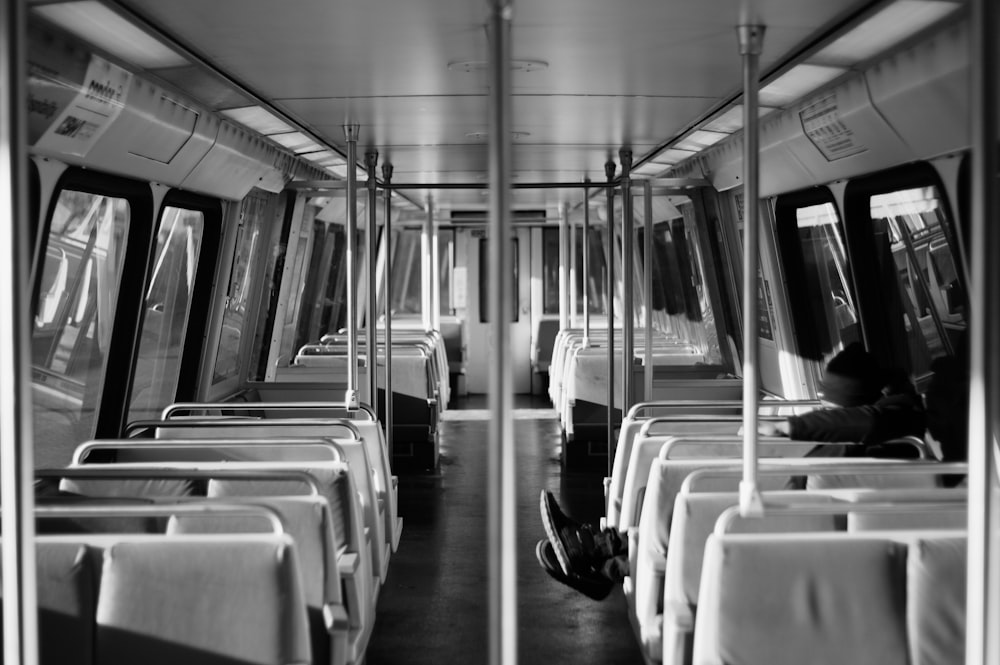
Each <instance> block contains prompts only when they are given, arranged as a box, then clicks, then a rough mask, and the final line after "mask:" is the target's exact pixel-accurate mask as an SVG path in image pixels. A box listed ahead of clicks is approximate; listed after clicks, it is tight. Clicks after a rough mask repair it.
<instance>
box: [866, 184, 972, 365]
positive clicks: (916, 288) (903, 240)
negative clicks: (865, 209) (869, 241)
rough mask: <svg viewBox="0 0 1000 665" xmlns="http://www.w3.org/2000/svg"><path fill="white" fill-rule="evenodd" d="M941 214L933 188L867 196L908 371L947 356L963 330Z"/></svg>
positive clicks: (961, 309) (955, 274) (962, 308)
mask: <svg viewBox="0 0 1000 665" xmlns="http://www.w3.org/2000/svg"><path fill="white" fill-rule="evenodd" d="M945 214H946V213H945V209H944V206H943V204H942V201H941V197H940V194H939V193H938V191H937V188H936V187H934V186H929V187H918V188H914V189H904V190H899V191H895V192H889V193H886V194H878V195H875V196H872V197H871V219H872V224H873V226H874V228H873V231H874V233H875V238H876V245H877V248H878V251H879V252H880V257H882V256H883V255H884V254H885V252H891V255H892V262H893V265H894V266H895V269H896V288H897V289H898V291H899V303H900V310H901V311H899V312H897V313H896V314H897V315H898V316H900V317H902V320H903V329H904V330H905V335H906V339H905V345H906V348H908V349H909V355H910V361H911V363H912V371H913V373H914V374H915V375H917V376H921V375H923V374H926V373H927V372H928V371H929V370H930V362H931V360H932V359H933V358H936V357H938V356H941V355H945V354H948V355H951V354H952V353H953V352H954V348H955V344H956V343H957V342H958V340H959V338H960V337H961V335H962V333H963V332H964V331H965V328H966V317H965V293H964V291H963V289H962V286H961V283H960V281H959V278H958V270H957V269H956V261H955V258H954V254H953V252H952V250H951V247H950V246H949V244H948V241H947V238H946V236H945V233H944V229H943V228H942V226H943V221H944V219H945Z"/></svg>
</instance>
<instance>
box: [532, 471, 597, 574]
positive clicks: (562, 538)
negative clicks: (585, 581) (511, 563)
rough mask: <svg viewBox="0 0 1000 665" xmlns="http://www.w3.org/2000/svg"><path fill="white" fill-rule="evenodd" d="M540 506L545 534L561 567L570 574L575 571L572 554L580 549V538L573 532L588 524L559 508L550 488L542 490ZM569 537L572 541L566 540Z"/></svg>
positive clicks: (565, 572) (539, 500)
mask: <svg viewBox="0 0 1000 665" xmlns="http://www.w3.org/2000/svg"><path fill="white" fill-rule="evenodd" d="M538 508H539V511H540V512H541V514H542V524H543V525H544V526H545V535H546V536H548V537H549V542H550V543H552V549H553V551H554V552H555V556H556V559H557V561H558V563H559V567H560V568H561V569H562V572H563V573H564V574H565V575H569V574H571V573H572V572H573V561H572V560H571V556H572V554H576V553H578V551H579V538H578V537H573V535H572V534H576V533H578V532H579V531H580V530H581V529H584V528H586V525H585V524H582V523H580V522H577V521H576V520H574V519H571V518H569V517H567V516H566V514H565V513H563V511H562V510H561V509H560V508H559V504H558V503H557V502H556V498H555V496H553V495H552V492H549V491H548V490H542V493H541V496H540V497H539V499H538ZM567 538H568V539H569V540H571V541H572V542H566V539H567Z"/></svg>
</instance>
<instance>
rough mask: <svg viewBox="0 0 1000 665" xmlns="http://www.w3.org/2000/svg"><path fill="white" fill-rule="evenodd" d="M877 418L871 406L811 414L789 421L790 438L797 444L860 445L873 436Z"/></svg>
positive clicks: (827, 410)
mask: <svg viewBox="0 0 1000 665" xmlns="http://www.w3.org/2000/svg"><path fill="white" fill-rule="evenodd" d="M876 415H877V410H876V409H875V408H874V407H872V406H853V407H841V408H837V409H825V410H820V411H810V412H809V413H804V414H802V415H801V416H791V417H789V418H788V421H787V422H788V436H789V438H791V439H795V440H798V441H827V442H830V443H850V442H857V443H860V442H862V441H864V440H865V439H867V438H868V436H869V435H870V434H871V431H872V428H873V427H874V426H875V423H876Z"/></svg>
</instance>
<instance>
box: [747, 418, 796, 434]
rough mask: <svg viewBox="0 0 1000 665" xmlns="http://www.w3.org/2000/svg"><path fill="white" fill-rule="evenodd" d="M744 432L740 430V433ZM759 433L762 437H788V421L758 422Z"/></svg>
mask: <svg viewBox="0 0 1000 665" xmlns="http://www.w3.org/2000/svg"><path fill="white" fill-rule="evenodd" d="M742 431H743V429H742V428H740V432H742ZM757 433H758V434H760V435H761V436H788V421H787V420H779V421H773V420H758V421H757Z"/></svg>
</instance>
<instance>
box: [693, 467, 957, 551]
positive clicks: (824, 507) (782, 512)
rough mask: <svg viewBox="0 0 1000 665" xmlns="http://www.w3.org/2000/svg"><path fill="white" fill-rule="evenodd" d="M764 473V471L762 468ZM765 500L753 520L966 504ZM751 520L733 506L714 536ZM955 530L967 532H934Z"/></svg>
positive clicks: (945, 508) (924, 509) (948, 507)
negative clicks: (741, 520) (737, 521)
mask: <svg viewBox="0 0 1000 665" xmlns="http://www.w3.org/2000/svg"><path fill="white" fill-rule="evenodd" d="M759 470H760V471H762V469H759ZM761 496H762V497H763V499H764V500H763V502H762V508H763V510H762V512H761V513H760V514H759V515H753V516H749V517H774V516H788V515H842V514H844V513H871V514H878V513H885V514H889V513H896V512H901V511H903V510H906V511H908V512H912V511H917V510H919V511H922V512H945V511H953V510H955V507H956V506H960V505H962V504H961V503H959V502H956V501H937V502H935V501H921V502H917V501H915V502H913V503H791V504H788V503H769V502H768V501H767V493H766V492H763V493H762V494H761ZM746 517H748V516H747V515H742V514H741V513H740V507H739V506H732V507H730V508H726V510H724V511H723V512H722V514H721V515H720V516H719V519H718V520H716V522H715V530H714V532H713V533H715V535H717V536H724V535H726V534H727V533H729V529H730V528H732V526H733V523H734V522H735V521H736V520H737V519H738V518H739V519H743V518H746ZM941 530H946V531H952V530H953V531H955V532H957V533H965V531H964V530H962V529H934V531H941ZM833 533H845V532H836V531H835V532H833Z"/></svg>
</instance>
